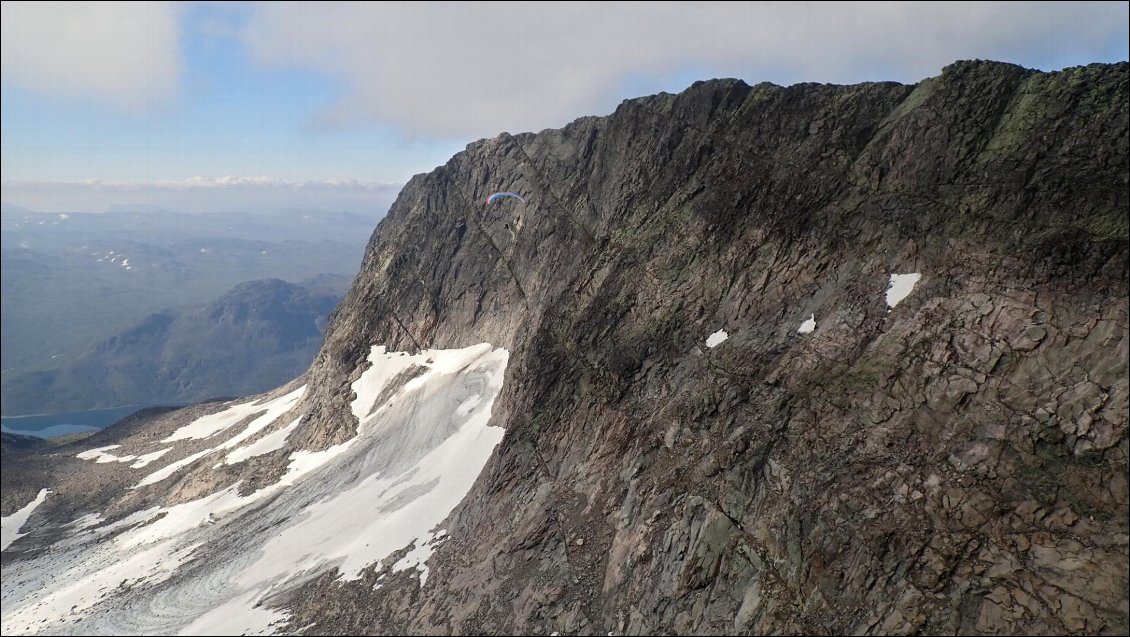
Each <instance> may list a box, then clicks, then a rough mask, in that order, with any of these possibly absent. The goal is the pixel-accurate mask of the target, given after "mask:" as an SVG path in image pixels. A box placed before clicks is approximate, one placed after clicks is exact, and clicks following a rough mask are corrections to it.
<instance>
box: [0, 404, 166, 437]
mask: <svg viewBox="0 0 1130 637" xmlns="http://www.w3.org/2000/svg"><path fill="white" fill-rule="evenodd" d="M144 408H145V405H132V406H129V407H115V408H113V409H95V410H92V411H76V412H71V413H67V414H50V415H45V416H16V417H14V418H2V419H0V427H2V428H3V430H4V431H5V432H7V433H13V434H23V435H25V436H39V437H40V438H50V437H52V436H65V435H67V434H73V433H78V432H80V431H89V430H91V429H103V428H105V427H108V426H110V425H112V424H114V423H116V422H118V421H119V420H121V419H122V418H125V417H126V416H128V415H130V414H132V413H134V412H135V411H137V410H139V409H144Z"/></svg>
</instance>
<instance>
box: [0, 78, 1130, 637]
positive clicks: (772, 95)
mask: <svg viewBox="0 0 1130 637" xmlns="http://www.w3.org/2000/svg"><path fill="white" fill-rule="evenodd" d="M1128 88H1130V86H1128V65H1127V64H1126V63H1120V64H1113V65H1091V66H1086V67H1078V68H1071V69H1067V70H1064V71H1061V72H1055V73H1043V72H1037V71H1032V70H1028V69H1024V68H1020V67H1017V66H1012V65H1007V64H1000V63H992V62H959V63H955V64H953V65H951V66H949V67H947V68H945V69H944V70H943V72H942V73H941V75H940V76H938V77H934V78H931V79H928V80H925V81H923V82H921V83H919V84H917V85H912V86H907V85H901V84H896V83H871V84H860V85H854V86H832V85H819V84H799V85H795V86H791V87H780V86H775V85H771V84H759V85H756V86H749V85H747V84H745V83H743V82H740V81H735V80H714V81H709V82H699V83H696V84H694V85H693V86H691V87H690V88H688V89H687V90H686V91H684V92H683V93H681V94H678V95H667V94H660V95H655V96H651V97H645V98H640V99H635V100H630V101H626V102H624V103H623V104H621V105H620V107H619V108H618V109H616V111H615V112H614V113H612V114H611V115H609V116H607V117H599V118H597V117H591V118H583V119H579V120H577V121H575V122H573V123H572V124H569V125H568V126H566V127H565V128H563V129H560V130H546V131H542V132H540V133H537V134H532V133H525V134H514V135H512V134H508V133H503V134H501V135H499V136H497V137H495V138H493V139H489V140H482V141H479V142H476V143H474V144H471V145H470V146H468V147H467V149H466V150H465V151H464V152H461V153H459V154H457V155H455V156H454V157H453V158H452V159H451V160H450V161H449V162H448V163H447V164H445V165H444V166H441V167H439V168H437V169H436V170H434V171H433V172H431V173H429V174H425V175H418V176H416V177H414V178H413V179H412V180H411V181H410V182H409V183H408V184H407V185H406V186H405V187H404V189H403V190H402V192H401V194H400V196H399V198H398V199H397V201H396V203H395V204H394V205H393V206H392V208H391V210H390V212H389V214H388V215H387V217H386V218H385V219H384V220H383V221H382V222H381V223H380V225H379V226H378V228H377V230H376V232H375V233H374V234H373V236H372V238H371V240H370V242H369V245H368V248H367V251H366V254H365V258H364V262H363V265H362V267H361V270H360V272H359V274H358V276H357V279H356V281H355V282H354V284H353V286H352V289H351V290H350V292H349V294H348V295H347V297H346V298H345V300H344V301H343V302H342V303H341V305H339V306H338V308H337V310H336V311H335V312H334V314H333V315H332V317H331V319H330V322H329V325H328V327H327V329H326V335H325V341H324V344H323V346H322V349H321V351H320V353H319V354H318V356H317V358H316V359H315V362H314V364H313V365H312V367H311V368H310V369H309V371H308V372H307V373H306V374H304V375H303V376H301V377H300V378H298V379H296V380H295V381H294V382H292V383H290V384H288V385H286V386H284V387H282V388H280V389H279V390H276V391H275V392H270V393H268V394H266V395H263V396H259V397H254V398H248V399H244V400H242V401H229V402H225V403H207V404H202V405H196V406H193V407H190V408H187V409H184V410H178V411H173V412H161V413H150V414H141V415H139V416H138V417H135V418H132V419H130V420H128V421H125V422H123V423H121V424H119V425H116V426H114V427H111V428H110V429H108V430H106V431H104V432H101V433H99V434H97V435H96V436H94V437H92V438H89V439H87V440H83V441H81V442H78V443H73V444H70V445H64V446H57V447H51V448H41V446H31V447H29V448H26V449H25V448H19V449H16V448H12V449H9V445H10V442H11V441H9V439H8V438H5V439H4V444H5V448H4V469H3V489H4V498H3V513H4V516H5V517H4V545H5V546H4V549H5V550H4V552H3V554H2V557H3V565H4V584H3V600H4V605H3V628H4V633H5V634H15V633H36V632H43V633H68V632H74V633H82V632H99V631H103V632H118V633H128V632H165V633H168V632H178V631H182V630H184V631H187V632H190V633H192V632H195V633H200V632H207V631H210V630H225V631H233V634H238V632H235V631H240V632H242V631H267V632H277V633H290V634H335V633H336V634H369V633H376V634H467V633H490V634H545V635H548V634H552V633H559V634H595V633H600V634H606V633H611V634H641V633H646V634H660V633H662V634H720V633H746V634H748V633H815V634H847V633H851V634H875V633H878V634H913V633H926V634H938V633H955V632H956V633H962V634H986V633H987V634H1048V633H1054V634H1126V632H1127V631H1128V630H1130V596H1128V592H1127V591H1128V586H1130V581H1128V577H1130V552H1128V549H1130V547H1128V542H1130V535H1128V533H1130V522H1128V516H1130V503H1128V501H1130V498H1128V480H1127V471H1128V456H1130V446H1128V437H1127V428H1128V401H1130V393H1128V392H1130V390H1128V371H1127V357H1128V329H1130V321H1128V313H1130V310H1128V296H1130V295H1128V266H1130V248H1128V235H1130V230H1128V221H1127V217H1128V214H1127V213H1128V211H1130V194H1128V188H1130V163H1128V135H1130V131H1128V129H1130V109H1128ZM500 191H505V192H514V193H518V194H520V195H521V196H522V198H523V199H524V201H522V200H518V199H516V198H504V199H502V200H499V201H496V202H493V203H490V204H489V205H484V201H485V200H486V199H487V197H488V196H489V195H490V194H491V193H495V192H500ZM21 468H23V469H21ZM17 474H18V475H17Z"/></svg>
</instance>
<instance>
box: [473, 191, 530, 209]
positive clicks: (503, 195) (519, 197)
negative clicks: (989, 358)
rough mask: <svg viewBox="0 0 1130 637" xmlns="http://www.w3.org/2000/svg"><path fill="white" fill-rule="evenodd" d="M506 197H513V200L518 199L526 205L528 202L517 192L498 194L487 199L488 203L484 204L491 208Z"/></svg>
mask: <svg viewBox="0 0 1130 637" xmlns="http://www.w3.org/2000/svg"><path fill="white" fill-rule="evenodd" d="M506 197H513V198H515V199H517V200H518V201H521V202H522V203H526V200H525V199H523V198H522V195H519V194H518V193H516V192H496V193H494V194H493V195H491V196H489V197H487V200H486V202H484V203H483V205H484V206H489V205H490V204H492V203H494V202H496V201H498V200H499V199H505V198H506Z"/></svg>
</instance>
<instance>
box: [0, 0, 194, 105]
mask: <svg viewBox="0 0 1130 637" xmlns="http://www.w3.org/2000/svg"><path fill="white" fill-rule="evenodd" d="M0 31H2V36H3V37H2V43H0V48H2V52H3V55H2V58H3V64H2V73H3V79H4V81H5V82H12V83H14V84H18V85H21V86H24V87H27V88H29V89H31V90H34V91H38V92H42V93H48V94H62V95H79V96H84V97H93V98H95V99H98V100H100V101H103V102H106V103H109V104H112V105H114V106H117V107H121V108H125V109H130V110H139V109H144V108H150V107H153V106H156V105H159V104H161V103H163V102H164V101H165V100H167V99H168V98H169V97H170V96H171V95H173V94H174V93H175V92H176V90H177V87H178V85H179V81H180V69H181V60H180V54H179V50H178V36H179V30H178V23H177V9H176V7H175V6H174V5H173V4H172V3H168V2H93V3H86V2H4V3H3V5H2V15H0Z"/></svg>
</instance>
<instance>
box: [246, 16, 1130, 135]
mask: <svg viewBox="0 0 1130 637" xmlns="http://www.w3.org/2000/svg"><path fill="white" fill-rule="evenodd" d="M1127 17H1128V10H1127V3H1124V2H1116V3H1000V2H996V3H938V4H933V3H917V2H915V3H779V4H777V3H646V4H645V3H628V4H626V3H591V2H590V3H585V2H569V3H562V4H557V3H554V4H542V3H537V4H533V3H530V4H526V3H521V4H520V3H511V2H501V3H494V2H489V3H476V4H463V3H443V4H426V3H415V2H414V3H379V4H370V3H366V4H328V3H326V4H323V3H318V4H316V5H314V4H301V3H300V4H291V3H267V4H261V5H257V6H256V8H255V10H254V13H253V15H252V17H251V18H250V20H249V21H248V23H247V25H246V27H245V29H244V31H243V40H244V42H245V44H246V45H247V46H248V48H249V49H250V51H251V52H252V54H253V56H254V58H255V59H256V60H258V61H259V62H260V63H262V64H265V65H269V66H276V67H301V68H306V69H311V70H315V71H320V72H328V73H332V74H334V75H336V76H338V77H341V78H343V79H344V80H345V81H346V82H347V84H348V86H349V87H350V91H349V94H348V96H347V97H346V98H345V99H343V100H342V101H341V102H340V103H338V104H337V105H336V106H335V107H334V108H332V109H331V110H330V112H329V113H327V116H328V117H329V118H331V119H334V120H338V121H343V122H349V121H354V120H368V121H376V122H379V123H381V124H383V125H390V126H393V127H395V128H397V129H399V130H401V131H404V132H407V133H410V134H423V135H459V136H466V135H470V136H484V135H485V136H491V135H494V134H496V133H498V132H499V131H502V130H509V131H511V132H518V131H523V130H537V129H539V128H542V127H547V126H560V125H562V124H564V123H566V122H567V121H569V120H571V119H573V118H575V117H577V116H581V115H586V114H598V113H601V112H607V111H608V110H610V109H611V107H613V106H614V105H615V104H616V103H617V102H618V101H619V100H620V99H622V98H623V97H625V95H624V91H625V90H626V89H627V90H628V91H634V92H635V93H637V94H642V93H647V92H653V91H655V90H657V89H658V88H664V87H665V86H668V87H670V85H669V84H667V85H665V84H663V82H668V83H669V82H671V81H672V79H671V78H672V77H673V76H679V77H681V76H683V75H686V76H688V77H693V78H694V79H702V78H706V77H713V76H738V77H742V78H743V79H746V80H748V81H751V82H757V81H762V80H770V81H778V82H794V81H820V82H835V83H850V82H857V81H863V80H877V79H892V80H899V81H904V82H913V81H917V80H919V79H922V78H924V77H928V76H931V75H935V74H937V73H938V72H939V70H940V69H941V68H942V67H943V66H945V65H946V64H949V63H950V62H953V61H954V60H957V59H971V58H987V59H998V60H1003V61H1011V62H1016V63H1019V64H1025V65H1028V66H1039V65H1040V64H1055V63H1057V62H1058V61H1061V60H1064V59H1078V58H1080V57H1082V58H1084V59H1087V60H1088V61H1090V60H1092V59H1094V56H1098V55H1102V54H1103V53H1102V52H1105V51H1109V50H1110V49H1111V48H1112V47H1124V44H1119V43H1118V42H1119V41H1120V40H1119V39H1121V41H1122V42H1124V41H1125V38H1126V35H1125V34H1126V33H1127V27H1126V22H1127ZM1058 63H1061V62H1058ZM670 88H676V87H670ZM680 88H681V87H680Z"/></svg>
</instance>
